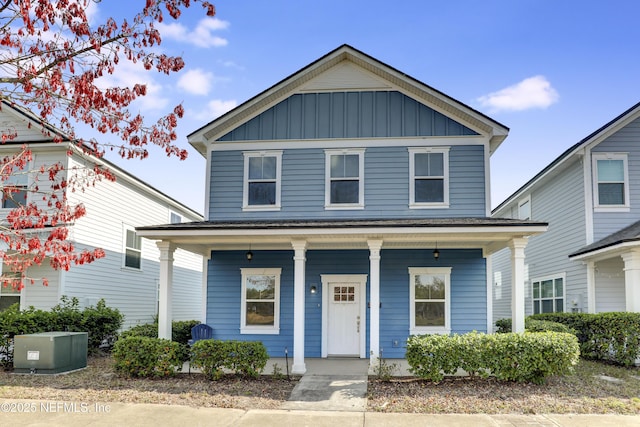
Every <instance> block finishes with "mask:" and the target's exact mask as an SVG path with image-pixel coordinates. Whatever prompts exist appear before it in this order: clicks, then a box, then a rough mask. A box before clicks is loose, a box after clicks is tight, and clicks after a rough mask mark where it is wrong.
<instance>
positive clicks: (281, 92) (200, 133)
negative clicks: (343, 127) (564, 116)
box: [187, 44, 509, 157]
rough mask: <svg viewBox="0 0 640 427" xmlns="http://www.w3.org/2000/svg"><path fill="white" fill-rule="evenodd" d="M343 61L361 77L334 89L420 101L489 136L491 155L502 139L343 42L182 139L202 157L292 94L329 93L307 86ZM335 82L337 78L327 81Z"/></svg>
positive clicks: (501, 132)
mask: <svg viewBox="0 0 640 427" xmlns="http://www.w3.org/2000/svg"><path fill="white" fill-rule="evenodd" d="M345 63H348V64H350V65H353V66H354V67H357V68H358V69H360V70H361V71H362V79H361V80H360V81H358V82H357V83H358V84H357V85H356V84H355V82H354V81H351V82H349V81H347V82H344V81H341V82H340V83H341V84H342V86H341V87H340V89H344V90H346V91H348V90H356V89H358V90H367V89H368V90H371V89H372V88H373V89H378V90H380V89H382V88H383V87H387V90H389V88H390V89H393V90H398V91H400V92H402V93H403V94H405V95H407V96H409V97H412V98H414V99H416V100H417V101H418V102H421V103H424V104H425V105H428V106H429V107H431V108H433V109H434V110H436V111H438V112H440V113H442V114H444V115H445V116H448V117H451V118H453V119H455V120H456V121H458V122H460V123H461V124H463V125H464V126H466V127H468V128H470V129H473V130H474V131H477V132H478V133H480V134H482V135H486V136H488V137H489V138H490V152H491V153H493V152H494V151H495V150H496V149H497V148H498V147H499V146H500V144H501V143H502V141H504V139H505V138H506V137H507V134H508V132H509V128H507V127H506V126H504V125H502V124H501V123H499V122H497V121H495V120H493V119H491V118H489V117H488V116H486V115H484V114H482V113H480V112H479V111H476V110H474V109H473V108H471V107H469V106H467V105H465V104H463V103H462V102H460V101H457V100H455V99H453V98H451V97H450V96H448V95H445V94H444V93H442V92H440V91H438V90H436V89H434V88H432V87H431V86H428V85H426V84H424V83H422V82H420V81H419V80H417V79H414V78H413V77H411V76H409V75H407V74H405V73H402V72H401V71H398V70H397V69H395V68H393V67H391V66H389V65H387V64H384V63H382V62H380V61H378V60H377V59H375V58H373V57H371V56H369V55H367V54H365V53H363V52H361V51H359V50H357V49H355V48H353V47H351V46H349V45H347V44H344V45H342V46H340V47H338V48H337V49H335V50H333V51H331V52H329V53H327V54H326V55H324V56H323V57H321V58H320V59H318V60H316V61H315V62H312V63H311V64H309V65H307V66H306V67H304V68H302V69H301V70H299V71H297V72H295V73H294V74H292V75H290V76H289V77H286V78H285V79H283V80H282V81H280V82H278V83H276V84H275V85H273V86H272V87H270V88H268V89H266V90H265V91H263V92H261V93H259V94H258V95H256V96H254V97H253V98H251V99H249V100H248V101H246V102H244V103H243V104H241V105H239V106H238V107H236V108H234V109H233V110H231V111H229V112H227V113H226V114H224V115H222V116H220V117H219V118H217V119H215V120H213V121H212V122H210V123H208V124H206V125H204V126H203V127H201V128H200V129H197V130H196V131H194V132H192V133H191V134H189V135H188V136H187V139H188V140H189V143H190V144H191V145H192V146H193V147H194V148H196V150H198V152H200V153H201V154H202V155H203V156H205V157H206V144H207V142H209V141H215V140H217V139H218V138H220V137H222V136H223V135H225V134H227V133H228V132H230V131H231V130H233V129H234V128H236V127H238V126H240V125H241V124H243V123H245V122H247V121H248V120H250V119H251V118H253V117H255V116H257V115H258V114H260V113H261V112H263V111H265V110H267V109H268V108H270V107H272V106H274V105H276V104H277V103H278V102H280V101H282V100H283V99H286V98H287V97H289V96H291V95H292V94H295V93H302V92H309V91H312V90H315V91H322V90H325V91H326V90H335V89H336V88H335V87H333V88H331V87H329V86H327V85H326V84H325V85H324V86H323V85H322V84H320V83H319V82H317V81H316V82H315V84H314V83H313V80H314V79H316V78H317V77H318V76H320V75H321V74H325V75H326V74H327V73H333V74H334V75H340V73H341V70H340V68H339V67H343V66H344V64H345ZM332 81H333V83H334V84H335V83H336V82H337V81H338V79H334V80H332Z"/></svg>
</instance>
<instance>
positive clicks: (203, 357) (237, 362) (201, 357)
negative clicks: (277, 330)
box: [191, 339, 269, 380]
mask: <svg viewBox="0 0 640 427" xmlns="http://www.w3.org/2000/svg"><path fill="white" fill-rule="evenodd" d="M268 360H269V355H268V354H267V349H266V348H265V346H264V344H262V343H261V342H259V341H222V340H213V339H212V340H200V341H196V343H195V344H193V347H192V348H191V364H192V366H193V367H195V368H199V369H201V370H202V372H203V373H204V374H205V376H206V377H207V378H209V379H212V380H215V379H219V378H220V377H221V376H222V375H223V373H224V370H225V369H226V370H229V371H233V372H235V373H237V374H241V375H244V376H249V377H253V378H255V377H258V376H259V375H260V372H262V370H263V369H264V367H265V366H266V364H267V361H268Z"/></svg>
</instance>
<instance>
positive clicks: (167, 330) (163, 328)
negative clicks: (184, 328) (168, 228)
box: [156, 241, 176, 340]
mask: <svg viewBox="0 0 640 427" xmlns="http://www.w3.org/2000/svg"><path fill="white" fill-rule="evenodd" d="M156 245H158V249H160V295H159V297H158V298H159V299H158V338H165V339H168V340H170V339H171V317H172V316H171V293H172V288H173V252H174V251H175V250H176V247H175V245H174V244H173V243H171V242H166V241H160V242H156Z"/></svg>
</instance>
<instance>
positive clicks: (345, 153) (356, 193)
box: [325, 150, 364, 209]
mask: <svg viewBox="0 0 640 427" xmlns="http://www.w3.org/2000/svg"><path fill="white" fill-rule="evenodd" d="M325 153H326V156H327V157H326V161H327V164H326V194H325V207H327V208H329V209H340V208H347V209H353V208H363V207H364V150H326V151H325Z"/></svg>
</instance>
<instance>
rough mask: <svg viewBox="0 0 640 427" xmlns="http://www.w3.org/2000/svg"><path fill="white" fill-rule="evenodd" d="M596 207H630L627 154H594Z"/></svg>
mask: <svg viewBox="0 0 640 427" xmlns="http://www.w3.org/2000/svg"><path fill="white" fill-rule="evenodd" d="M593 177H594V183H593V184H594V189H593V193H594V199H595V207H596V208H602V209H607V208H621V207H622V208H628V207H629V173H628V170H627V155H626V154H608V153H605V154H594V155H593Z"/></svg>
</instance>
